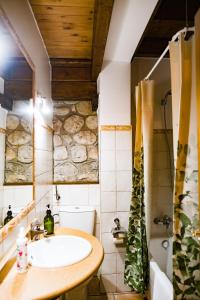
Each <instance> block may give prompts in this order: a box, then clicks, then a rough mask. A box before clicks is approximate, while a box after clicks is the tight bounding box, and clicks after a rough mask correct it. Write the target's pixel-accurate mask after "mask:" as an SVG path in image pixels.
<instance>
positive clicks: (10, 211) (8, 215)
mask: <svg viewBox="0 0 200 300" xmlns="http://www.w3.org/2000/svg"><path fill="white" fill-rule="evenodd" d="M12 219H13V215H12V210H11V205H9V206H8V211H7V217H5V219H4V225H6V224H7V223H8V222H9V221H10V220H12Z"/></svg>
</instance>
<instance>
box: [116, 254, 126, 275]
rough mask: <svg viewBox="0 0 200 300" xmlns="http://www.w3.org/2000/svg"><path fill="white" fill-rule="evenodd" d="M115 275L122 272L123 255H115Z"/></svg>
mask: <svg viewBox="0 0 200 300" xmlns="http://www.w3.org/2000/svg"><path fill="white" fill-rule="evenodd" d="M116 256H117V257H116V260H117V273H123V272H124V262H125V253H116Z"/></svg>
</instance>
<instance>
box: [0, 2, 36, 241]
mask: <svg viewBox="0 0 200 300" xmlns="http://www.w3.org/2000/svg"><path fill="white" fill-rule="evenodd" d="M0 17H1V19H2V21H3V22H4V24H5V26H6V27H7V28H8V31H9V32H10V35H11V36H12V38H13V39H14V41H15V42H16V44H17V46H18V47H19V49H20V51H21V52H22V54H23V55H24V57H25V59H26V61H27V63H28V64H29V66H30V68H31V69H32V72H33V77H32V99H33V107H34V106H35V99H36V87H35V65H34V64H33V61H32V59H31V58H30V56H29V54H28V53H27V51H26V49H25V48H24V46H23V44H22V42H21V41H20V39H19V37H18V35H17V33H16V31H15V29H14V28H13V26H12V24H11V23H10V21H9V19H8V17H7V15H6V13H5V12H4V10H3V9H2V7H0ZM32 140H33V171H32V173H33V175H32V176H33V183H32V185H33V190H32V200H31V202H29V203H28V204H27V206H25V207H24V208H23V209H22V210H21V211H20V213H18V214H17V215H16V216H15V217H14V218H13V219H12V220H11V221H9V222H8V223H7V224H6V225H4V226H3V227H2V228H1V229H0V243H2V241H3V240H5V239H6V238H7V236H8V235H9V234H10V233H11V232H12V231H13V230H14V229H15V228H16V226H17V225H18V224H19V223H20V222H21V221H22V220H23V218H25V217H26V216H27V215H28V213H29V212H31V211H32V210H33V209H34V208H35V115H34V109H33V133H32Z"/></svg>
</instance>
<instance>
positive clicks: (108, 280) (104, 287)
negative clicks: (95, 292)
mask: <svg viewBox="0 0 200 300" xmlns="http://www.w3.org/2000/svg"><path fill="white" fill-rule="evenodd" d="M116 283H117V276H116V274H110V275H101V282H100V290H101V292H102V293H103V292H107V293H114V292H116Z"/></svg>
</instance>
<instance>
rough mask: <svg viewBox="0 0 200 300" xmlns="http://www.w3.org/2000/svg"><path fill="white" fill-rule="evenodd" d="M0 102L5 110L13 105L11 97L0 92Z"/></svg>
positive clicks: (10, 108)
mask: <svg viewBox="0 0 200 300" xmlns="http://www.w3.org/2000/svg"><path fill="white" fill-rule="evenodd" d="M0 104H1V106H2V107H3V108H5V109H7V110H12V107H13V99H11V98H10V97H8V96H6V95H5V94H4V95H1V94H0Z"/></svg>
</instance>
